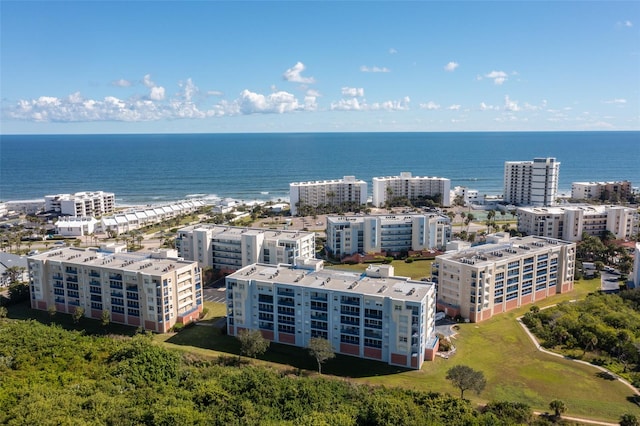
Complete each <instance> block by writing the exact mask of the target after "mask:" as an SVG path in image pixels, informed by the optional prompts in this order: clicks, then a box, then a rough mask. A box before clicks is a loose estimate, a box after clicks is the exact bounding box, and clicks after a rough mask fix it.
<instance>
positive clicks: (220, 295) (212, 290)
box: [202, 278, 226, 303]
mask: <svg viewBox="0 0 640 426" xmlns="http://www.w3.org/2000/svg"><path fill="white" fill-rule="evenodd" d="M225 290H226V288H225V286H224V278H222V279H220V280H218V281H216V282H214V283H213V284H212V285H209V286H207V287H205V288H204V289H203V290H202V297H203V298H204V300H205V301H207V302H215V303H224V302H225V298H226V296H225Z"/></svg>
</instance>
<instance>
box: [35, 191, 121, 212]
mask: <svg viewBox="0 0 640 426" xmlns="http://www.w3.org/2000/svg"><path fill="white" fill-rule="evenodd" d="M115 205H116V196H115V195H114V194H113V193H112V192H102V191H95V192H76V193H75V194H57V195H45V197H44V210H45V212H53V213H58V214H60V215H62V216H94V217H95V216H98V217H99V216H102V215H105V214H112V213H113V212H114V210H115Z"/></svg>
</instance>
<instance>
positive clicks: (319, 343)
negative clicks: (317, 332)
mask: <svg viewBox="0 0 640 426" xmlns="http://www.w3.org/2000/svg"><path fill="white" fill-rule="evenodd" d="M308 349H309V354H310V355H311V356H312V357H314V358H315V360H316V362H317V363H318V373H320V374H322V364H323V363H324V362H325V361H327V360H329V359H331V358H333V357H335V356H336V354H335V351H334V349H333V346H332V345H331V342H330V341H328V340H327V339H323V338H321V337H312V338H311V340H309V346H308Z"/></svg>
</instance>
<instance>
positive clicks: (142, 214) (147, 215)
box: [99, 200, 205, 235]
mask: <svg viewBox="0 0 640 426" xmlns="http://www.w3.org/2000/svg"><path fill="white" fill-rule="evenodd" d="M204 206H205V203H204V202H203V201H200V200H189V201H181V202H177V203H173V204H167V205H164V206H148V207H144V208H140V209H130V210H127V211H124V212H122V213H117V214H115V215H111V216H103V217H102V219H101V220H100V226H99V229H100V230H101V231H102V232H114V233H115V234H116V235H119V234H123V233H125V232H129V231H134V230H136V229H140V228H144V227H145V226H149V225H154V224H157V223H161V222H163V221H165V220H169V219H172V218H176V217H178V216H180V215H183V214H190V213H194V212H196V211H197V210H198V209H199V208H201V207H204Z"/></svg>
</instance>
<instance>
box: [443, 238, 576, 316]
mask: <svg viewBox="0 0 640 426" xmlns="http://www.w3.org/2000/svg"><path fill="white" fill-rule="evenodd" d="M488 241H489V243H488V244H485V245H480V246H475V247H471V248H467V249H463V250H460V251H455V252H449V253H445V254H443V255H440V256H438V257H437V258H436V261H435V262H434V263H433V267H432V268H433V269H432V276H433V281H434V282H436V286H437V294H438V301H437V304H438V309H439V310H442V311H444V312H445V313H446V314H447V315H451V316H455V315H461V316H462V317H463V318H466V319H469V320H470V321H472V322H479V321H484V320H486V319H489V318H491V317H492V316H493V315H496V314H500V313H502V312H506V311H510V310H512V309H515V308H518V307H520V306H523V305H527V304H530V303H535V302H536V301H539V300H542V299H545V298H547V297H549V296H553V295H555V294H557V293H565V292H567V291H570V290H572V289H573V277H574V270H575V252H576V245H575V243H570V242H566V241H561V240H557V239H551V238H541V237H523V238H511V239H509V238H508V236H506V235H505V234H495V235H494V236H489V238H488Z"/></svg>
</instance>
